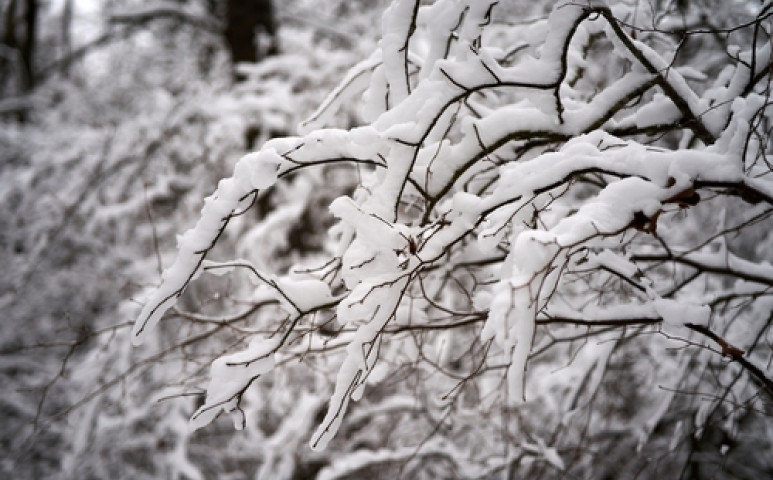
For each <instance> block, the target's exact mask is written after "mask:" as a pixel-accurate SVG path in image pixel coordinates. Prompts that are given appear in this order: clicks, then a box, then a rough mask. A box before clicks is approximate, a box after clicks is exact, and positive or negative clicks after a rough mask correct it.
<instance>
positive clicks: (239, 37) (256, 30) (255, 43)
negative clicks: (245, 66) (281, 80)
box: [225, 0, 277, 64]
mask: <svg viewBox="0 0 773 480" xmlns="http://www.w3.org/2000/svg"><path fill="white" fill-rule="evenodd" d="M226 8H227V11H226V27H225V39H226V42H227V43H228V49H229V51H230V53H231V60H232V61H233V63H234V64H236V63H239V62H250V63H255V62H257V61H259V60H261V59H262V58H264V57H266V56H269V55H273V54H275V53H277V41H276V20H275V17H274V8H273V5H272V2H271V0H228V3H227V6H226Z"/></svg>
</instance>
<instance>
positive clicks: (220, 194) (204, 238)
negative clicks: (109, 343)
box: [132, 150, 282, 344]
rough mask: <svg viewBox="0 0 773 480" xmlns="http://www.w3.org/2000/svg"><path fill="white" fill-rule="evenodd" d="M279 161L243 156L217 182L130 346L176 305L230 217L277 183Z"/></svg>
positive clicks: (266, 154) (268, 154)
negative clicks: (260, 192) (231, 175)
mask: <svg viewBox="0 0 773 480" xmlns="http://www.w3.org/2000/svg"><path fill="white" fill-rule="evenodd" d="M281 162H282V158H281V157H280V156H279V155H278V154H277V153H276V152H275V151H271V150H266V151H262V152H260V153H257V154H248V155H245V156H244V157H243V158H242V159H241V160H239V162H238V163H237V164H236V167H235V168H234V176H233V177H231V178H227V179H224V180H221V181H220V183H219V184H218V188H217V191H216V192H215V193H214V194H212V196H210V197H208V198H207V199H206V200H205V202H204V208H202V210H201V218H200V219H199V221H198V222H196V225H195V226H194V227H193V228H192V229H190V230H188V231H187V232H185V233H184V234H183V235H182V236H180V237H179V238H178V241H177V244H178V245H177V248H178V253H177V258H176V259H175V261H174V263H173V264H172V266H170V267H169V268H167V269H166V270H165V271H164V274H163V276H162V279H161V285H160V286H159V287H158V288H157V289H156V290H154V291H153V293H152V294H151V295H150V297H149V298H148V299H147V301H146V303H145V306H144V307H143V309H142V311H141V312H140V315H139V317H138V318H137V320H136V321H135V324H134V328H133V329H132V342H134V343H135V344H140V343H142V342H143V341H144V340H145V338H146V337H147V335H148V334H149V333H150V332H151V331H152V330H153V329H154V328H155V326H156V324H157V323H158V321H159V320H160V319H161V317H162V316H163V315H164V313H166V311H167V310H168V309H170V308H171V307H172V306H174V304H175V303H176V302H177V298H178V297H179V296H180V295H181V294H182V292H183V290H184V289H185V287H186V286H187V285H188V283H189V282H190V281H191V279H192V278H193V277H194V275H195V274H196V272H197V271H198V269H199V267H200V266H201V262H202V261H204V257H205V256H206V254H207V252H208V251H209V250H210V249H211V248H212V247H213V246H214V245H215V243H216V242H217V239H218V238H219V237H220V235H221V234H222V232H223V230H224V229H225V227H226V226H227V225H228V221H229V220H230V219H231V216H232V215H233V214H234V212H235V211H236V210H237V208H238V207H239V206H243V205H244V203H245V201H246V200H248V199H249V198H250V196H252V195H257V190H258V189H265V188H268V187H269V186H271V185H272V184H273V183H274V182H275V181H276V179H277V169H278V168H279V165H280V164H281Z"/></svg>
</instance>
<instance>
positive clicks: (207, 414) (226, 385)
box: [190, 337, 279, 430]
mask: <svg viewBox="0 0 773 480" xmlns="http://www.w3.org/2000/svg"><path fill="white" fill-rule="evenodd" d="M278 345H279V340H278V339H265V338H262V337H255V338H253V339H252V340H251V341H250V345H249V347H247V349H245V350H242V351H240V352H236V353H231V354H228V355H223V356H222V357H220V358H218V359H216V360H215V361H213V362H212V367H211V371H210V381H209V386H208V387H207V398H206V402H205V403H204V405H202V406H201V407H199V409H198V410H196V412H195V413H194V414H193V416H192V417H191V420H190V428H191V429H193V430H198V429H199V428H201V427H204V426H206V425H208V424H209V423H210V422H212V420H214V419H215V417H217V416H218V415H219V414H220V412H223V411H224V412H234V415H235V416H234V427H235V428H236V429H237V430H241V429H243V428H244V427H245V419H244V413H243V412H242V410H241V409H240V408H239V401H240V400H241V395H242V393H244V390H246V389H247V387H249V386H250V384H251V383H252V382H254V381H255V380H256V379H257V378H258V377H260V376H261V375H264V374H265V373H267V372H269V371H270V370H271V369H272V368H274V352H276V348H277V346H278Z"/></svg>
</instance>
